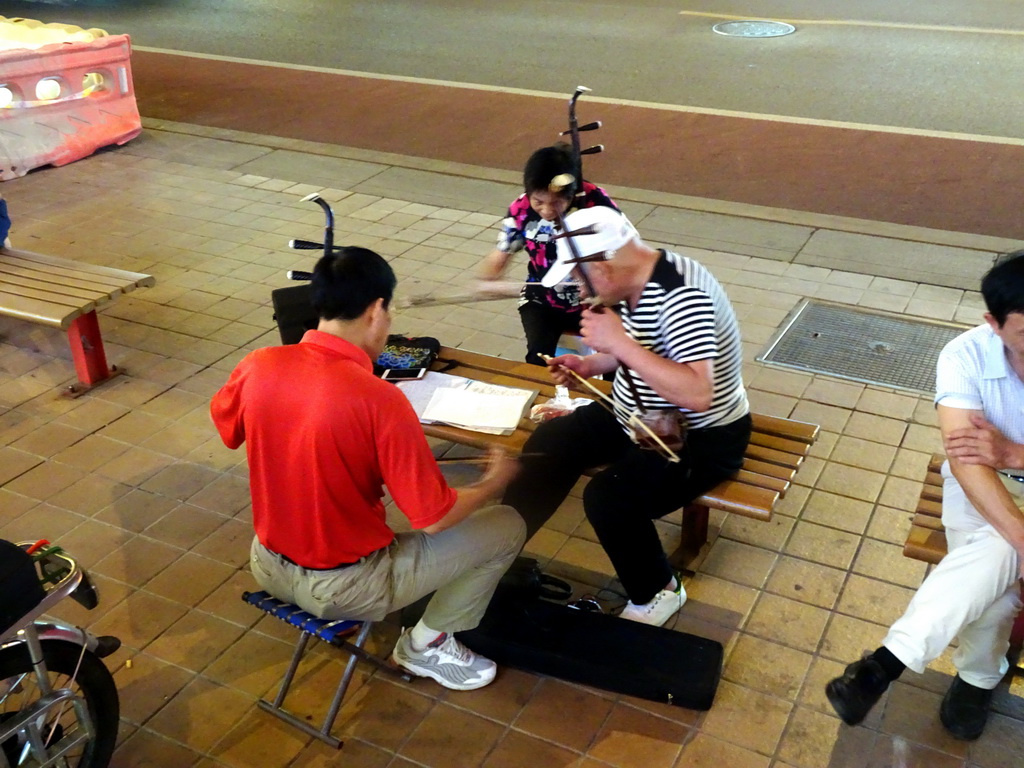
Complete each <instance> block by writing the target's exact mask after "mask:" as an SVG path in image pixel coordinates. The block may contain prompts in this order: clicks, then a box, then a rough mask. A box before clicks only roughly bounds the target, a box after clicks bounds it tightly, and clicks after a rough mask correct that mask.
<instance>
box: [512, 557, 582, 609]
mask: <svg viewBox="0 0 1024 768" xmlns="http://www.w3.org/2000/svg"><path fill="white" fill-rule="evenodd" d="M495 591H496V592H501V593H502V594H503V595H507V596H511V597H515V598H516V599H519V600H554V601H556V602H562V603H564V602H565V601H566V600H568V599H569V598H570V597H572V586H571V585H570V584H569V582H567V581H562V580H561V579H559V578H556V577H555V576H551V575H550V574H547V573H544V571H542V570H541V569H540V563H539V562H537V560H535V559H534V558H532V557H523V556H522V555H520V556H519V557H517V558H516V559H515V560H514V561H512V565H511V566H509V569H508V570H507V571H505V575H504V576H502V577H501V581H499V582H498V588H497V590H495Z"/></svg>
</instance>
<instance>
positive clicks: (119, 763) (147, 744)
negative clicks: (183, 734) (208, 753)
mask: <svg viewBox="0 0 1024 768" xmlns="http://www.w3.org/2000/svg"><path fill="white" fill-rule="evenodd" d="M200 758H201V754H200V753H199V752H197V751H196V750H194V749H190V748H188V747H185V746H182V745H181V744H177V743H175V742H173V741H169V740H167V739H165V738H163V737H162V736H158V735H156V734H153V733H150V732H149V731H145V730H140V731H138V732H136V733H135V734H133V735H132V736H131V737H130V738H128V739H127V740H126V741H125V742H124V744H123V745H121V747H120V748H118V750H117V752H116V753H115V754H114V758H113V760H112V762H111V763H110V765H111V768H140V766H145V767H146V768H190V766H192V765H195V764H196V762H197V761H198V760H199V759H200Z"/></svg>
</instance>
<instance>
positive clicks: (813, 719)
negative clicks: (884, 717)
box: [778, 707, 876, 768]
mask: <svg viewBox="0 0 1024 768" xmlns="http://www.w3.org/2000/svg"><path fill="white" fill-rule="evenodd" d="M875 738H876V735H875V734H874V733H873V732H872V731H869V730H867V729H865V728H848V727H847V726H845V725H843V723H842V722H841V721H840V720H839V718H837V717H830V716H829V715H826V714H823V713H821V712H818V711H816V710H813V709H804V708H803V707H797V708H796V710H795V711H794V713H793V716H792V718H791V719H790V723H789V727H788V728H787V729H786V734H785V735H784V736H783V737H782V742H781V743H780V744H779V751H778V756H779V758H781V759H782V760H785V761H786V762H788V763H789V764H791V765H795V766H801V768H859V766H861V765H863V759H864V754H865V753H866V752H867V751H868V750H870V749H871V748H872V746H873V744H874V741H875Z"/></svg>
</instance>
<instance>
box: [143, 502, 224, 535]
mask: <svg viewBox="0 0 1024 768" xmlns="http://www.w3.org/2000/svg"><path fill="white" fill-rule="evenodd" d="M139 493H146V492H145V491H139ZM154 497H155V498H159V499H161V500H162V502H163V503H162V505H161V506H162V507H163V508H166V507H167V506H170V507H171V509H169V511H167V512H166V514H163V515H161V516H160V517H158V518H157V519H156V520H155V521H154V522H153V523H152V524H150V525H149V526H148V527H146V528H145V532H146V536H148V537H150V538H152V539H156V540H157V541H162V542H163V543H165V544H169V545H171V546H174V547H178V548H180V549H191V548H192V547H194V546H196V545H197V544H199V543H200V542H202V541H203V540H204V539H206V538H207V537H208V536H209V535H210V534H212V533H213V532H214V531H216V530H217V529H218V528H220V527H221V526H222V525H224V524H225V523H226V522H227V521H228V519H229V518H227V517H225V516H224V515H220V514H217V513H216V512H208V511H207V510H205V509H200V508H198V507H194V506H192V505H191V504H176V503H175V501H174V500H173V499H168V498H167V497H166V496H155V494H154Z"/></svg>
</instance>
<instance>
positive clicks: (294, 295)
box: [270, 283, 319, 344]
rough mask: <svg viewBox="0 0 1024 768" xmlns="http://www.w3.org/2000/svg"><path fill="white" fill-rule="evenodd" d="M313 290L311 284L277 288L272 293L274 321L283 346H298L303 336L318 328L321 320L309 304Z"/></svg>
mask: <svg viewBox="0 0 1024 768" xmlns="http://www.w3.org/2000/svg"><path fill="white" fill-rule="evenodd" d="M311 291H312V289H311V288H310V286H309V284H308V283H306V284H304V285H292V286H289V287H288V288H277V289H276V290H273V291H271V292H270V301H271V303H272V304H273V305H274V320H276V321H277V330H278V331H279V332H280V334H281V343H282V344H298V343H299V342H300V341H302V335H303V334H304V333H305V332H306V331H309V330H312V329H314V328H316V327H317V325H318V323H319V320H318V318H317V314H316V312H314V311H313V307H312V305H311V304H310V303H309V297H310V293H311Z"/></svg>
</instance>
